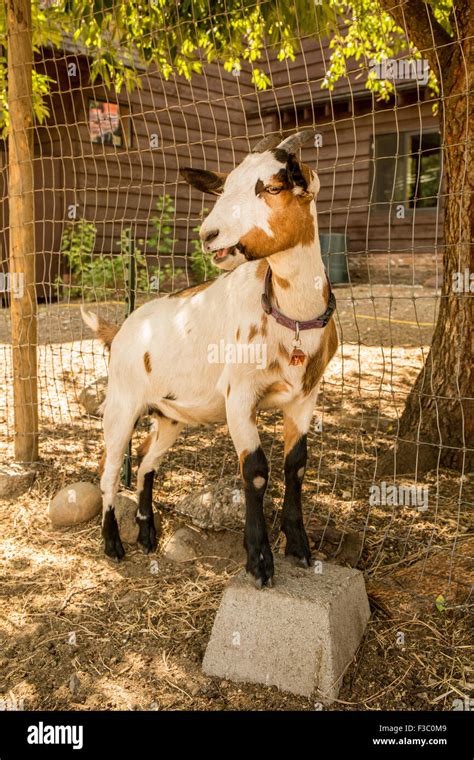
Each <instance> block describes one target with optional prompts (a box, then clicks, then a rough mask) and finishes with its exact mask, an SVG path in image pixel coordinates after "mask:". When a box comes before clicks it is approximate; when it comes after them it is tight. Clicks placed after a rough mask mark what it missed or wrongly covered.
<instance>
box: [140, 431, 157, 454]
mask: <svg viewBox="0 0 474 760" xmlns="http://www.w3.org/2000/svg"><path fill="white" fill-rule="evenodd" d="M155 436H156V430H153V431H152V432H151V433H149V434H148V435H147V437H146V438H145V440H143V441H142V442H141V444H140V446H139V447H138V449H137V457H138V461H139V462H141V461H142V459H143V457H144V456H145V455H146V454H148V452H149V450H150V446H151V444H152V443H153V440H154V438H155Z"/></svg>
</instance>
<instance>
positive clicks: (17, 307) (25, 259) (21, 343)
mask: <svg viewBox="0 0 474 760" xmlns="http://www.w3.org/2000/svg"><path fill="white" fill-rule="evenodd" d="M7 14H8V15H7V24H8V113H9V119H10V124H9V131H8V204H9V212H10V304H11V308H10V313H11V320H12V355H13V407H14V414H15V459H16V461H17V462H34V461H35V460H36V459H38V389H37V374H38V372H37V357H36V343H37V338H36V329H37V325H36V289H35V256H36V253H35V229H34V194H33V193H34V177H33V107H32V102H33V101H32V65H33V45H32V28H31V0H8V5H7Z"/></svg>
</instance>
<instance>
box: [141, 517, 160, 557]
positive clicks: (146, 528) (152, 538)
mask: <svg viewBox="0 0 474 760" xmlns="http://www.w3.org/2000/svg"><path fill="white" fill-rule="evenodd" d="M138 543H139V544H140V546H141V548H142V550H143V552H144V553H145V554H151V552H154V551H155V549H156V530H155V526H154V525H153V523H152V524H151V525H148V524H147V523H141V524H140V532H139V534H138Z"/></svg>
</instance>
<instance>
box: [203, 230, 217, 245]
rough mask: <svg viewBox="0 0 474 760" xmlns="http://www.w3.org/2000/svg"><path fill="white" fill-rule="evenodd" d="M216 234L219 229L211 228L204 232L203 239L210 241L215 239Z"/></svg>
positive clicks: (206, 241)
mask: <svg viewBox="0 0 474 760" xmlns="http://www.w3.org/2000/svg"><path fill="white" fill-rule="evenodd" d="M218 234H219V230H211V231H210V232H206V233H205V235H204V237H203V241H204V242H205V243H210V242H211V240H215V238H216V237H217V236H218Z"/></svg>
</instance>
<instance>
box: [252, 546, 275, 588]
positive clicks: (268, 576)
mask: <svg viewBox="0 0 474 760" xmlns="http://www.w3.org/2000/svg"><path fill="white" fill-rule="evenodd" d="M246 570H247V572H248V573H251V574H252V575H253V577H254V578H255V586H256V588H258V589H261V588H263V586H268V588H272V586H273V574H274V567H273V555H272V550H271V549H270V545H269V543H268V542H266V543H264V544H262V545H261V546H260V547H258V548H257V547H256V548H250V549H249V548H247V565H246Z"/></svg>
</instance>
